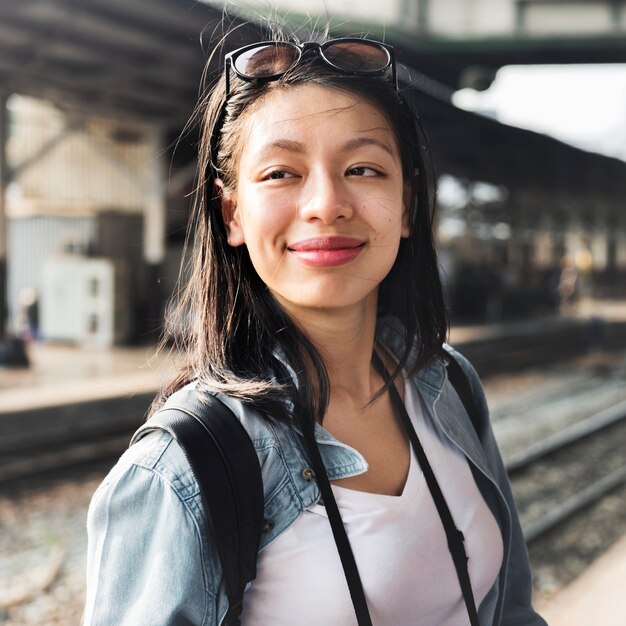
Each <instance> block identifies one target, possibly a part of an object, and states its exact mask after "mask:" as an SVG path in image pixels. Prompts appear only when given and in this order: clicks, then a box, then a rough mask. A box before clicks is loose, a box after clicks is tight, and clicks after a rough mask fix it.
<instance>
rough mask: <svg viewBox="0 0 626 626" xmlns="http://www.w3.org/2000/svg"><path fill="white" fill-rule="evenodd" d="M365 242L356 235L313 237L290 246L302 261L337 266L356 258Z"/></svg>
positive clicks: (324, 265) (320, 265)
mask: <svg viewBox="0 0 626 626" xmlns="http://www.w3.org/2000/svg"><path fill="white" fill-rule="evenodd" d="M364 246H365V242H364V241H363V240H361V239H357V238H356V237H342V236H335V237H313V238H311V239H304V240H302V241H298V242H296V243H293V244H291V245H290V246H288V250H289V251H290V252H291V253H292V254H293V255H294V256H295V257H296V258H297V259H298V260H299V261H301V262H302V263H304V264H305V265H310V266H313V267H336V266H338V265H344V264H346V263H349V262H350V261H353V260H354V259H356V258H357V257H358V256H359V254H361V251H362V250H363V247H364Z"/></svg>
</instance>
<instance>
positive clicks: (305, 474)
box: [302, 467, 315, 483]
mask: <svg viewBox="0 0 626 626" xmlns="http://www.w3.org/2000/svg"><path fill="white" fill-rule="evenodd" d="M302 478H304V480H306V481H307V483H310V482H311V481H312V480H315V472H314V471H313V470H312V469H311V468H310V467H305V468H304V469H303V470H302Z"/></svg>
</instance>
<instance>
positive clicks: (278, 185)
mask: <svg viewBox="0 0 626 626" xmlns="http://www.w3.org/2000/svg"><path fill="white" fill-rule="evenodd" d="M244 123H245V125H246V127H245V129H244V130H245V132H244V135H243V137H244V143H243V149H242V151H241V154H240V158H239V163H238V169H237V188H236V189H235V190H234V191H233V192H231V193H225V194H224V198H223V213H224V219H225V223H226V226H227V232H228V242H229V244H230V245H231V246H241V245H246V246H247V247H248V251H249V254H250V258H251V260H252V264H253V265H254V268H255V269H256V271H257V273H258V274H259V276H260V277H261V279H262V280H263V281H264V283H265V284H266V285H267V286H268V287H269V289H270V290H271V292H272V293H273V294H274V296H275V297H276V298H277V300H278V301H279V302H280V303H281V304H282V305H283V306H284V307H285V308H286V310H287V311H288V312H290V313H292V314H296V313H297V309H301V308H303V307H304V308H310V307H313V308H337V307H346V306H354V305H360V304H363V303H368V304H369V305H371V306H374V307H375V305H376V294H377V289H378V285H379V284H380V282H381V281H382V280H383V278H384V277H385V276H386V275H387V273H388V272H389V270H390V269H391V267H392V265H393V263H394V261H395V259H396V255H397V252H398V246H399V244H400V239H401V237H406V236H408V217H407V210H406V206H408V202H409V199H410V198H409V195H408V192H407V186H405V185H404V182H403V175H402V167H401V162H400V156H399V152H398V147H397V143H396V139H395V137H394V135H393V132H392V130H391V129H390V127H389V124H388V123H387V121H386V120H385V118H384V117H383V115H382V114H381V113H380V111H379V110H378V109H377V108H375V107H374V106H373V105H371V104H369V103H368V102H366V101H364V100H362V99H358V97H357V96H355V95H352V94H349V93H346V92H342V91H339V90H336V89H331V88H327V87H321V86H318V85H300V86H297V87H294V88H290V89H282V90H276V92H274V93H273V94H270V95H269V96H268V97H267V98H266V99H265V100H263V101H262V103H260V105H259V107H258V108H255V110H254V112H253V113H251V114H250V115H249V116H248V118H247V119H246V120H245V122H244Z"/></svg>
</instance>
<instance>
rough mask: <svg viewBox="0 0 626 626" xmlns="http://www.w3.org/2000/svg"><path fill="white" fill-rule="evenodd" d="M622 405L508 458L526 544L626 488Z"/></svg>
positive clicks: (624, 409)
mask: <svg viewBox="0 0 626 626" xmlns="http://www.w3.org/2000/svg"><path fill="white" fill-rule="evenodd" d="M624 450H626V401H622V402H620V403H618V404H615V405H614V406H612V407H610V408H607V409H604V410H602V411H600V412H598V413H596V414H594V415H592V416H590V417H588V418H586V419H584V420H581V421H579V422H577V423H576V424H573V425H572V426H570V427H568V428H566V429H564V430H563V431H561V432H559V433H557V434H554V435H552V436H550V437H547V438H545V439H543V440H541V441H538V442H537V443H535V444H534V445H532V446H529V447H527V448H526V449H525V450H523V451H520V452H519V453H517V454H514V455H511V456H510V457H509V458H508V459H507V461H506V467H507V470H508V473H509V477H510V480H511V486H512V488H513V493H514V495H515V499H516V502H517V506H518V508H519V510H520V515H521V519H522V527H523V530H524V536H525V538H526V541H527V542H528V543H531V542H534V541H537V540H539V539H541V538H542V537H543V536H545V535H546V534H547V533H549V532H551V531H553V530H555V529H557V528H558V527H559V525H561V524H563V523H565V522H567V521H568V520H570V519H571V518H572V517H573V516H575V515H577V514H579V513H581V512H582V511H584V510H585V509H587V508H588V507H589V506H591V505H593V504H594V503H596V502H598V501H600V500H601V499H602V498H603V497H605V496H606V495H607V494H609V493H611V492H612V491H614V490H615V489H617V488H619V487H620V486H622V485H626V463H625V455H624Z"/></svg>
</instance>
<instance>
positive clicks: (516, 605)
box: [454, 351, 546, 626]
mask: <svg viewBox="0 0 626 626" xmlns="http://www.w3.org/2000/svg"><path fill="white" fill-rule="evenodd" d="M454 355H455V358H456V359H457V361H458V362H459V363H460V365H461V367H462V368H463V370H464V372H465V374H466V375H467V376H468V378H469V382H470V387H471V390H472V395H473V398H474V401H475V403H476V407H477V409H478V414H479V419H480V422H479V423H478V424H476V430H477V432H478V436H479V439H480V442H481V445H482V448H483V451H484V454H485V457H486V459H487V462H488V463H489V467H490V469H491V471H492V473H493V477H494V479H495V481H496V484H497V486H498V488H499V489H500V492H501V494H502V496H503V497H504V499H505V501H506V504H507V506H508V509H509V511H510V514H511V548H510V556H509V561H508V564H507V569H506V572H505V575H506V583H505V587H504V597H503V599H502V619H501V621H500V624H501V625H502V626H546V622H545V621H544V619H543V618H542V617H541V616H540V615H538V614H537V613H536V612H535V611H534V609H533V607H532V577H531V571H530V563H529V560H528V550H527V549H526V542H525V540H524V536H523V533H522V528H521V524H520V521H519V515H518V513H517V508H516V506H515V501H514V499H513V494H512V492H511V485H510V483H509V479H508V475H507V472H506V469H505V466H504V462H503V460H502V456H501V454H500V451H499V449H498V445H497V443H496V440H495V437H494V434H493V429H492V427H491V422H490V420H489V409H488V407H487V401H486V398H485V393H484V391H483V387H482V384H481V383H480V379H479V377H478V374H477V373H476V370H475V369H474V368H473V366H472V365H471V364H470V362H469V361H468V360H467V359H466V358H465V357H463V356H462V355H461V354H459V353H458V352H456V351H454Z"/></svg>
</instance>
